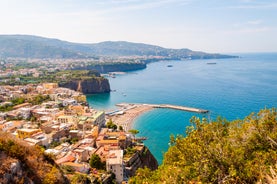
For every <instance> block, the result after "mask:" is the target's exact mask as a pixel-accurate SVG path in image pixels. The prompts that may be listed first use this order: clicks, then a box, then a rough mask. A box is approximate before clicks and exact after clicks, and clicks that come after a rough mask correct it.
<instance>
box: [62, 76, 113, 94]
mask: <svg viewBox="0 0 277 184" xmlns="http://www.w3.org/2000/svg"><path fill="white" fill-rule="evenodd" d="M59 87H64V88H69V89H72V90H75V91H79V92H82V93H84V94H93V93H108V92H110V83H109V81H108V79H106V78H103V77H94V78H90V79H81V80H77V79H76V80H71V81H68V82H60V83H59Z"/></svg>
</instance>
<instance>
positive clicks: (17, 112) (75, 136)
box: [0, 83, 158, 183]
mask: <svg viewBox="0 0 277 184" xmlns="http://www.w3.org/2000/svg"><path fill="white" fill-rule="evenodd" d="M0 101H1V103H0V111H1V112H0V130H1V131H3V132H9V133H10V134H12V135H13V136H14V137H17V138H19V139H21V140H23V141H24V142H26V144H29V145H31V146H35V145H37V146H40V147H41V148H42V149H43V150H44V152H45V153H46V154H50V155H52V156H53V158H54V160H55V163H56V164H58V165H59V166H60V167H61V168H63V169H64V170H65V173H70V174H71V175H72V172H73V173H75V172H77V173H83V174H85V176H86V177H87V178H88V179H89V180H90V181H91V182H96V181H97V182H102V183H109V182H110V181H111V180H115V181H116V183H122V182H124V181H127V180H128V178H129V177H130V176H133V175H134V174H135V171H136V170H137V169H138V168H140V167H144V166H147V167H149V168H150V169H156V168H157V166H158V164H157V161H156V159H155V158H154V157H153V156H152V154H151V153H150V151H149V150H148V149H147V147H145V146H144V144H143V143H142V142H141V141H139V139H137V138H136V136H135V134H136V133H137V131H135V130H129V131H128V129H126V127H124V129H123V127H122V126H120V125H119V124H118V123H115V122H113V121H112V117H110V116H109V115H106V113H105V112H104V111H97V110H95V109H93V108H92V107H89V106H88V105H87V103H86V96H85V95H84V94H83V93H81V92H77V91H74V90H71V89H68V88H62V87H59V86H58V84H57V83H41V84H27V85H24V86H22V85H14V86H10V85H2V86H0ZM120 123H121V124H124V122H120ZM69 177H70V175H69Z"/></svg>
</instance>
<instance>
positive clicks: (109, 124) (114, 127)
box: [106, 119, 117, 130]
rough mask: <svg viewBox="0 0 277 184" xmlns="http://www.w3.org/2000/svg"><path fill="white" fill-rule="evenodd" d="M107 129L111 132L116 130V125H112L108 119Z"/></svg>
mask: <svg viewBox="0 0 277 184" xmlns="http://www.w3.org/2000/svg"><path fill="white" fill-rule="evenodd" d="M106 126H107V128H111V129H113V130H116V129H117V125H116V124H114V123H113V121H112V120H111V119H110V120H109V121H108V122H107V123H106Z"/></svg>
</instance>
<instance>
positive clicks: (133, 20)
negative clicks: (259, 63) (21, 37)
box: [0, 0, 277, 53]
mask: <svg viewBox="0 0 277 184" xmlns="http://www.w3.org/2000/svg"><path fill="white" fill-rule="evenodd" d="M0 2H1V6H0V21H1V30H0V34H27V35H37V36H43V37H48V38H57V39H61V40H65V41H70V42H78V43H97V42H102V41H129V42H137V43H146V44H152V45H159V46H162V47H165V48H189V49H192V50H201V51H205V52H219V53H230V52H277V37H276V31H277V22H276V17H277V2H276V1H274V0H263V1H261V0H230V1H228V2H226V1H219V0H210V1H203V0H94V1H89V0H80V1H74V0H60V1H54V0H47V1H37V0H26V1H22V0H9V1H4V0H0Z"/></svg>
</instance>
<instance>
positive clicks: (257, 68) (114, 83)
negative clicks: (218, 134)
mask: <svg viewBox="0 0 277 184" xmlns="http://www.w3.org/2000/svg"><path fill="white" fill-rule="evenodd" d="M239 56H241V58H232V59H222V60H189V61H162V62H156V63H151V64H149V65H147V68H146V69H144V70H140V71H136V72H130V73H127V74H125V75H120V76H119V75H118V76H117V77H116V78H109V80H110V85H111V88H112V89H113V90H116V92H111V93H110V94H100V95H88V96H87V100H88V103H89V104H90V105H91V106H92V107H94V108H97V109H105V110H107V109H113V108H115V107H114V105H115V104H117V103H122V102H130V103H133V102H135V103H154V104H174V105H184V106H191V107H196V108H202V109H207V110H210V112H211V115H210V116H211V118H212V119H215V118H216V117H217V116H219V115H220V116H222V117H225V118H226V119H228V120H234V119H237V118H240V119H242V118H244V117H245V116H247V115H249V114H250V113H251V112H258V111H259V110H260V109H262V108H265V107H266V108H271V107H276V105H277V53H267V54H239ZM207 62H216V64H207ZM169 64H170V65H173V67H167V65H169ZM194 115H196V116H200V115H198V114H195V113H189V112H182V111H177V110H170V109H156V110H153V111H150V112H147V113H145V114H143V115H141V116H140V117H138V118H137V119H136V121H135V123H134V128H135V129H138V130H139V131H140V134H139V136H146V137H148V140H146V141H145V144H146V145H147V146H148V147H149V148H150V150H151V152H152V153H153V154H154V156H155V157H156V158H157V160H158V161H159V163H161V162H162V155H163V152H165V151H166V150H167V149H168V141H169V136H170V134H174V135H176V134H184V132H185V127H186V126H187V125H189V119H190V118H191V117H192V116H194Z"/></svg>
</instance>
